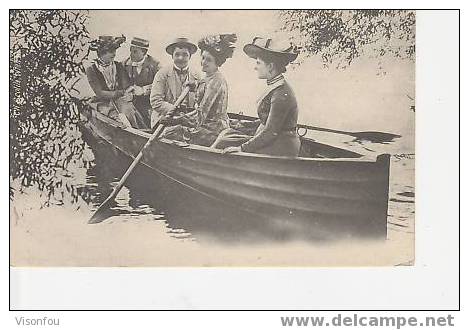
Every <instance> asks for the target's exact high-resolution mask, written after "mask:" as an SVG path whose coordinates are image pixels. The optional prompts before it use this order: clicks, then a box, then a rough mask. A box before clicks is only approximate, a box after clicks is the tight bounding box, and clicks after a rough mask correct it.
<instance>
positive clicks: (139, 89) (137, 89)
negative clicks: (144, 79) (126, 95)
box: [134, 86, 145, 96]
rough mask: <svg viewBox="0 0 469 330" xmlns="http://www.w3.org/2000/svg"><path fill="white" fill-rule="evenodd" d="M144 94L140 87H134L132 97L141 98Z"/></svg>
mask: <svg viewBox="0 0 469 330" xmlns="http://www.w3.org/2000/svg"><path fill="white" fill-rule="evenodd" d="M144 93H145V91H144V90H143V88H142V87H140V86H134V95H137V96H141V95H143V94H144Z"/></svg>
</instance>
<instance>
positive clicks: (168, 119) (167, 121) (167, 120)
mask: <svg viewBox="0 0 469 330" xmlns="http://www.w3.org/2000/svg"><path fill="white" fill-rule="evenodd" d="M181 118H182V117H180V116H179V117H174V116H172V115H171V114H170V115H166V116H164V117H163V118H161V119H160V121H159V123H160V124H161V125H165V126H176V125H179V124H181V122H182V120H181Z"/></svg>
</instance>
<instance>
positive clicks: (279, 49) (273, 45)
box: [243, 37, 298, 64]
mask: <svg viewBox="0 0 469 330" xmlns="http://www.w3.org/2000/svg"><path fill="white" fill-rule="evenodd" d="M243 51H244V52H245V53H246V55H247V56H249V57H251V58H254V59H256V58H258V57H259V55H261V56H262V55H263V54H265V55H273V57H278V58H279V59H281V60H284V61H285V62H286V64H288V63H290V62H293V61H294V60H295V59H296V58H297V57H298V52H297V49H296V47H295V46H294V45H293V44H291V43H290V42H279V41H276V40H273V39H270V38H268V39H266V38H262V37H255V38H254V39H253V40H252V42H251V43H250V44H247V45H245V46H244V48H243Z"/></svg>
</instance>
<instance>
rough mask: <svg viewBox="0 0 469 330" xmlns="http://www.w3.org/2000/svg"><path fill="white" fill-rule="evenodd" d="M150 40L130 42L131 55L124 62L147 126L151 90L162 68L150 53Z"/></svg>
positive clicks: (135, 39) (138, 39)
mask: <svg viewBox="0 0 469 330" xmlns="http://www.w3.org/2000/svg"><path fill="white" fill-rule="evenodd" d="M149 46H150V43H149V42H148V40H145V39H142V38H137V37H135V38H133V39H132V41H131V42H130V56H129V57H128V58H127V59H126V60H125V61H124V62H123V65H124V67H125V70H126V71H127V74H128V76H129V78H130V84H131V85H133V86H134V94H135V96H134V99H133V104H134V106H135V108H136V109H137V111H138V112H139V113H140V115H141V117H142V118H143V121H144V122H145V124H146V126H148V127H149V126H150V112H151V105H150V91H151V85H152V83H153V79H154V78H155V75H156V73H157V72H158V71H159V70H160V68H161V67H160V63H159V62H158V61H156V60H155V59H154V58H153V57H152V56H150V55H149V54H148V47H149Z"/></svg>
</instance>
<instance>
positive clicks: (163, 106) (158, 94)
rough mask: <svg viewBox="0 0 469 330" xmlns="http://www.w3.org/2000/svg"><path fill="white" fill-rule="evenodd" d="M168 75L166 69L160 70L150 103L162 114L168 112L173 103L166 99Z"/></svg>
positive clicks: (154, 81)
mask: <svg viewBox="0 0 469 330" xmlns="http://www.w3.org/2000/svg"><path fill="white" fill-rule="evenodd" d="M166 77H167V75H166V71H165V70H160V71H158V73H157V74H156V75H155V78H154V80H153V84H152V86H151V92H150V104H151V107H152V108H153V110H156V111H157V112H158V113H160V114H161V115H163V114H166V113H167V112H168V111H169V109H171V108H172V107H173V105H172V104H171V103H169V102H166V101H165V95H166V89H167V87H166V84H167V78H166Z"/></svg>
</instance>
